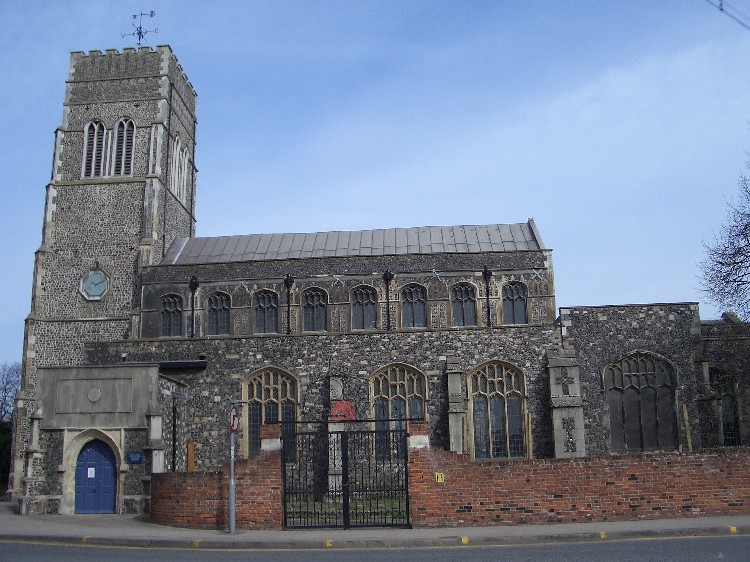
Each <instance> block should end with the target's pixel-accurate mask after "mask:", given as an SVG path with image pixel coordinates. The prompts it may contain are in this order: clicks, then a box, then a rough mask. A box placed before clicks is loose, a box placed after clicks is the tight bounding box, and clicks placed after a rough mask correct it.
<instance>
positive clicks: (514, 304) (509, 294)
mask: <svg viewBox="0 0 750 562" xmlns="http://www.w3.org/2000/svg"><path fill="white" fill-rule="evenodd" d="M526 295H527V291H526V285H524V284H523V283H508V284H507V285H505V286H504V287H503V324H528V320H527V317H526Z"/></svg>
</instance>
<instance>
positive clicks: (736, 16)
mask: <svg viewBox="0 0 750 562" xmlns="http://www.w3.org/2000/svg"><path fill="white" fill-rule="evenodd" d="M706 2H708V3H709V4H711V5H712V6H713V7H714V8H716V9H717V10H719V11H720V12H722V13H723V14H726V16H727V17H729V18H731V19H733V20H734V21H736V22H737V23H738V24H740V25H741V26H742V27H744V28H745V29H747V30H748V31H750V23H748V21H750V17H748V16H747V15H746V14H744V13H742V12H741V11H740V10H738V9H737V8H735V7H734V6H732V5H730V4H729V2H726V1H725V0H719V1H718V2H714V1H713V0H706Z"/></svg>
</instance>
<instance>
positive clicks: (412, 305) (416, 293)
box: [401, 285, 427, 328]
mask: <svg viewBox="0 0 750 562" xmlns="http://www.w3.org/2000/svg"><path fill="white" fill-rule="evenodd" d="M401 326H402V327H403V328H426V327H427V291H426V290H425V288H424V287H422V286H421V285H408V286H407V287H404V288H403V290H402V291H401Z"/></svg>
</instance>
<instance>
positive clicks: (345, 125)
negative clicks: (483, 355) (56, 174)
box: [0, 0, 750, 363]
mask: <svg viewBox="0 0 750 562" xmlns="http://www.w3.org/2000/svg"><path fill="white" fill-rule="evenodd" d="M728 5H729V6H731V7H733V8H734V9H735V12H734V13H735V14H738V13H739V14H740V15H742V14H743V13H744V14H750V0H734V1H733V2H731V3H729V4H728ZM150 10H153V11H154V12H155V13H156V16H155V17H154V18H148V17H147V18H144V28H145V29H147V30H153V29H155V28H158V33H156V34H153V33H152V34H148V35H147V36H146V44H148V45H151V46H156V45H162V44H168V45H170V46H171V47H172V49H173V51H174V53H175V55H176V56H177V58H178V60H179V61H180V63H181V65H182V68H183V69H184V71H185V73H186V74H187V76H188V78H189V79H190V81H191V83H192V84H193V87H194V88H195V90H196V91H197V93H198V109H197V113H198V130H197V153H196V164H197V167H198V170H199V174H198V197H197V219H198V222H197V234H198V235H199V236H221V235H233V234H253V233H269V232H317V231H327V230H358V229H371V228H391V227H409V226H437V225H470V224H494V223H514V222H524V221H526V220H527V219H528V218H529V217H533V218H534V219H535V221H536V224H537V226H538V228H539V230H540V232H541V235H542V238H543V240H544V243H545V245H546V246H547V247H548V248H551V249H552V250H553V263H554V268H555V285H556V298H557V306H558V307H560V306H588V305H606V304H635V303H654V302H688V301H689V302H693V301H695V302H699V303H700V307H701V317H702V318H703V319H711V318H717V317H718V316H719V315H720V314H721V311H720V310H719V309H717V308H715V307H714V306H712V305H711V304H710V303H709V302H708V301H707V299H706V297H705V295H704V294H703V293H702V292H701V289H700V283H699V277H698V275H699V270H698V264H699V262H700V261H701V259H702V257H703V255H704V249H703V244H704V242H709V241H711V240H712V238H713V236H714V233H715V232H717V231H718V229H719V227H720V225H721V223H722V221H723V220H724V218H725V216H726V206H727V202H729V201H732V200H733V198H734V197H735V196H736V193H737V181H738V178H739V177H740V175H741V174H742V173H743V172H744V171H745V162H746V160H747V158H748V150H750V126H749V124H748V123H749V120H750V96H749V95H748V92H750V87H749V86H750V56H748V55H750V30H748V29H746V28H745V27H743V26H741V25H738V23H737V22H735V21H733V20H732V19H731V18H729V17H727V15H726V14H722V13H721V12H719V11H718V10H717V9H716V8H715V7H713V6H712V5H711V3H710V2H707V1H706V0H648V1H647V0H628V1H627V2H624V1H610V2H606V1H605V2H603V1H601V0H590V1H589V0H580V1H579V0H566V1H565V2H559V1H552V0H549V1H542V0H539V1H528V0H473V1H469V0H462V1H441V0H433V1H430V0H393V1H389V0H382V1H365V0H361V1H357V0H339V1H334V0H287V1H270V0H269V1H264V2H260V1H253V0H246V1H234V0H229V1H223V2H211V3H207V2H197V1H190V0H181V1H167V0H150V1H149V2H145V3H143V2H142V0H141V1H140V2H138V3H136V2H132V1H129V0H122V1H118V2H104V1H97V2H95V1H91V0H88V1H84V0H79V1H76V0H66V1H65V2H60V1H59V0H37V1H34V2H28V0H22V1H19V0H0V21H2V22H3V33H2V39H0V42H1V43H2V49H0V67H1V68H2V69H3V72H2V78H1V79H0V102H2V111H0V133H1V134H0V193H1V194H2V202H3V206H4V208H5V210H6V211H7V212H9V213H10V214H9V215H5V217H4V219H3V220H2V221H0V252H2V255H3V257H4V263H5V264H6V265H5V267H4V270H3V275H2V284H3V292H4V294H5V299H6V300H5V301H4V310H5V313H4V314H3V315H2V318H0V363H2V362H12V361H20V360H21V356H22V351H23V350H22V348H23V328H24V319H25V318H26V316H27V315H28V314H29V312H30V305H31V286H32V278H33V266H34V252H35V251H36V250H37V249H38V248H39V245H40V243H41V232H42V218H43V209H44V193H45V188H46V184H47V182H48V181H49V178H50V166H51V159H52V150H53V135H54V131H55V129H56V127H58V126H59V125H60V123H61V120H62V103H63V96H64V92H65V80H66V78H67V73H68V66H69V53H70V52H71V51H90V50H101V51H104V50H105V49H110V48H116V49H122V48H123V47H133V46H135V43H136V39H135V38H134V37H132V36H126V37H123V36H122V34H123V33H130V32H131V31H132V30H133V27H132V21H133V20H132V14H137V13H140V12H141V11H144V12H146V11H150ZM744 21H747V22H750V17H747V18H745V20H744Z"/></svg>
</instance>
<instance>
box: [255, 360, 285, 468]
mask: <svg viewBox="0 0 750 562" xmlns="http://www.w3.org/2000/svg"><path fill="white" fill-rule="evenodd" d="M245 384H246V386H247V400H248V403H247V411H248V417H247V425H248V438H249V451H250V455H252V456H255V455H257V454H259V453H260V426H261V425H262V424H269V423H278V422H286V423H283V425H282V427H281V429H282V437H283V438H284V446H285V447H291V449H292V451H293V450H294V446H295V443H294V439H293V438H291V437H292V436H293V435H294V432H295V426H294V422H295V421H296V419H297V381H296V380H295V379H294V378H293V377H291V376H290V375H287V374H286V373H283V372H281V371H278V370H276V369H268V370H265V371H262V372H260V373H256V374H254V375H253V376H252V377H250V379H248V380H247V382H246V383H245ZM285 458H288V459H291V458H294V455H293V454H292V455H285Z"/></svg>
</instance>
